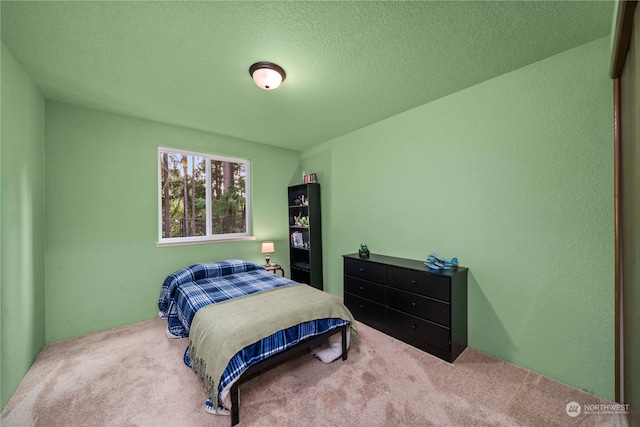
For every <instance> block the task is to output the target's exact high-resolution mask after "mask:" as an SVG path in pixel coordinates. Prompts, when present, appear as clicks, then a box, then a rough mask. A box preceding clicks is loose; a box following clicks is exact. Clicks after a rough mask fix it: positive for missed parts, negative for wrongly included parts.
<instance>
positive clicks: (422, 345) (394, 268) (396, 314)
mask: <svg viewBox="0 0 640 427" xmlns="http://www.w3.org/2000/svg"><path fill="white" fill-rule="evenodd" d="M343 258H344V304H345V305H346V306H347V308H349V310H351V313H353V315H354V317H355V318H356V320H358V321H360V322H362V323H365V324H367V325H369V326H371V327H373V328H376V329H378V330H380V331H382V332H384V333H385V334H387V335H391V336H392V337H395V338H397V339H399V340H401V341H404V342H406V343H407V344H410V345H412V346H414V347H417V348H419V349H421V350H424V351H426V352H428V353H431V354H433V355H434V356H437V357H439V358H440V359H443V360H446V361H447V362H453V361H454V360H455V359H456V357H458V355H460V353H462V351H463V350H464V349H465V348H466V347H467V271H468V270H467V269H466V268H464V267H460V268H458V269H456V270H444V271H435V270H430V269H429V268H428V267H427V266H425V265H424V262H423V261H417V260H411V259H405V258H396V257H391V256H385V255H377V254H371V255H370V256H369V258H360V257H359V256H358V254H350V255H343Z"/></svg>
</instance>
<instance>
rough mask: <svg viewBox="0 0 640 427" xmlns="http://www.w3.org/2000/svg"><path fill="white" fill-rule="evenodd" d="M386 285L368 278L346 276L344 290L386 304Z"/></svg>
mask: <svg viewBox="0 0 640 427" xmlns="http://www.w3.org/2000/svg"><path fill="white" fill-rule="evenodd" d="M385 289H386V286H384V285H379V284H377V283H373V282H368V281H366V280H360V279H356V278H355V277H351V276H344V291H345V292H348V293H350V294H353V295H357V296H359V297H362V298H366V299H368V300H371V301H374V302H377V303H380V304H384V300H385V298H384V295H385Z"/></svg>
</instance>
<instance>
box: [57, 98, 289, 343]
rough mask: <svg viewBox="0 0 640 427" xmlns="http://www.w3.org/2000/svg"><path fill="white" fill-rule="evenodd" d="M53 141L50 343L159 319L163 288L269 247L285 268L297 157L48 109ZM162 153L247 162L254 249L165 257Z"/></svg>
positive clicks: (126, 120) (189, 251) (178, 252)
mask: <svg viewBox="0 0 640 427" xmlns="http://www.w3.org/2000/svg"><path fill="white" fill-rule="evenodd" d="M250 125H251V124H250V123H248V124H247V126H250ZM45 141H46V144H45V154H46V158H47V161H46V165H45V179H46V183H47V194H46V208H47V217H46V233H47V234H46V236H47V246H46V277H47V282H46V324H47V328H46V339H47V342H51V341H56V340H61V339H64V338H68V337H73V336H76V335H80V334H84V333H88V332H92V331H97V330H101V329H105V328H110V327H114V326H118V325H122V324H127V323H132V322H136V321H139V320H142V319H148V318H151V317H153V316H155V315H157V307H156V301H157V298H158V295H159V293H160V285H161V284H162V281H163V280H164V278H165V277H166V276H167V275H168V274H170V273H172V272H173V271H175V270H178V269H180V268H182V267H184V266H186V265H189V264H192V263H195V262H202V261H213V260H221V259H228V258H243V259H248V260H251V261H255V262H259V263H264V257H263V255H262V254H261V253H260V243H261V241H263V240H274V241H275V244H276V253H275V254H274V255H273V256H272V259H273V260H274V261H275V262H278V261H282V262H283V263H284V261H285V259H286V254H287V251H288V246H287V225H288V224H287V221H288V218H287V196H286V186H287V185H288V183H289V182H290V180H291V179H292V176H293V174H294V172H295V170H296V168H297V167H298V164H299V162H300V153H299V152H297V151H290V150H285V149H280V148H274V147H269V146H266V145H262V144H255V143H251V142H247V141H242V140H238V139H234V138H230V137H223V136H217V135H212V134H208V133H203V132H198V131H193V130H188V129H184V128H179V127H175V126H170V125H164V124H160V123H156V122H151V121H146V120H140V119H134V118H130V117H125V116H120V115H116V114H109V113H104V112H100V111H97V110H91V109H86V108H81V107H75V106H71V105H68V104H62V103H57V102H50V101H47V102H46V103H45ZM158 146H164V147H171V148H177V149H186V150H192V151H200V152H208V153H216V154H222V155H228V156H235V157H245V158H249V159H250V160H251V161H252V164H251V168H252V171H251V172H252V178H251V181H252V182H251V185H252V199H251V202H252V209H253V231H254V235H255V237H256V240H255V241H240V242H230V243H211V244H201V245H188V246H173V247H162V248H157V247H156V241H157V238H158V198H157V197H158V196H157V192H158V176H157V175H158V170H157V167H158V166H157V158H158V154H157V148H158Z"/></svg>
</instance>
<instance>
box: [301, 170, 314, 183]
mask: <svg viewBox="0 0 640 427" xmlns="http://www.w3.org/2000/svg"><path fill="white" fill-rule="evenodd" d="M315 182H318V180H317V177H316V174H315V173H310V174H305V173H304V171H302V183H303V184H313V183H315Z"/></svg>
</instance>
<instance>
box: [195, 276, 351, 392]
mask: <svg viewBox="0 0 640 427" xmlns="http://www.w3.org/2000/svg"><path fill="white" fill-rule="evenodd" d="M329 318H338V319H344V320H348V321H350V322H351V342H354V338H355V334H356V333H357V332H356V322H355V319H354V318H353V316H352V315H351V312H349V310H348V309H347V308H346V307H345V306H344V305H343V304H342V303H341V302H340V301H339V300H338V299H337V298H336V297H335V296H333V295H331V294H328V293H326V292H323V291H320V290H318V289H315V288H312V287H311V286H308V285H305V284H299V285H293V286H285V287H281V288H275V289H270V290H267V291H263V292H258V293H255V294H251V295H248V296H245V297H241V298H237V299H233V300H229V301H225V302H222V303H218V304H212V305H209V306H207V307H203V308H201V309H200V310H198V312H197V313H196V315H195V317H194V318H193V322H192V324H191V330H190V332H189V357H190V358H191V361H192V362H193V365H194V367H195V371H196V373H197V374H198V376H199V377H200V378H202V379H203V381H204V384H205V388H206V390H207V393H209V395H210V396H211V398H212V401H213V403H214V405H216V402H217V400H218V399H217V396H218V385H219V382H220V377H221V376H222V373H223V372H224V370H225V369H226V367H227V365H228V364H229V361H230V360H231V358H232V357H233V356H234V355H235V354H236V353H237V352H239V351H240V350H242V349H243V348H244V347H246V346H248V345H250V344H253V343H255V342H257V341H259V340H261V339H262V338H265V337H268V336H269V335H272V334H274V333H276V332H278V331H279V330H282V329H286V328H289V327H292V326H295V325H297V324H299V323H304V322H309V321H312V320H314V319H329Z"/></svg>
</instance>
